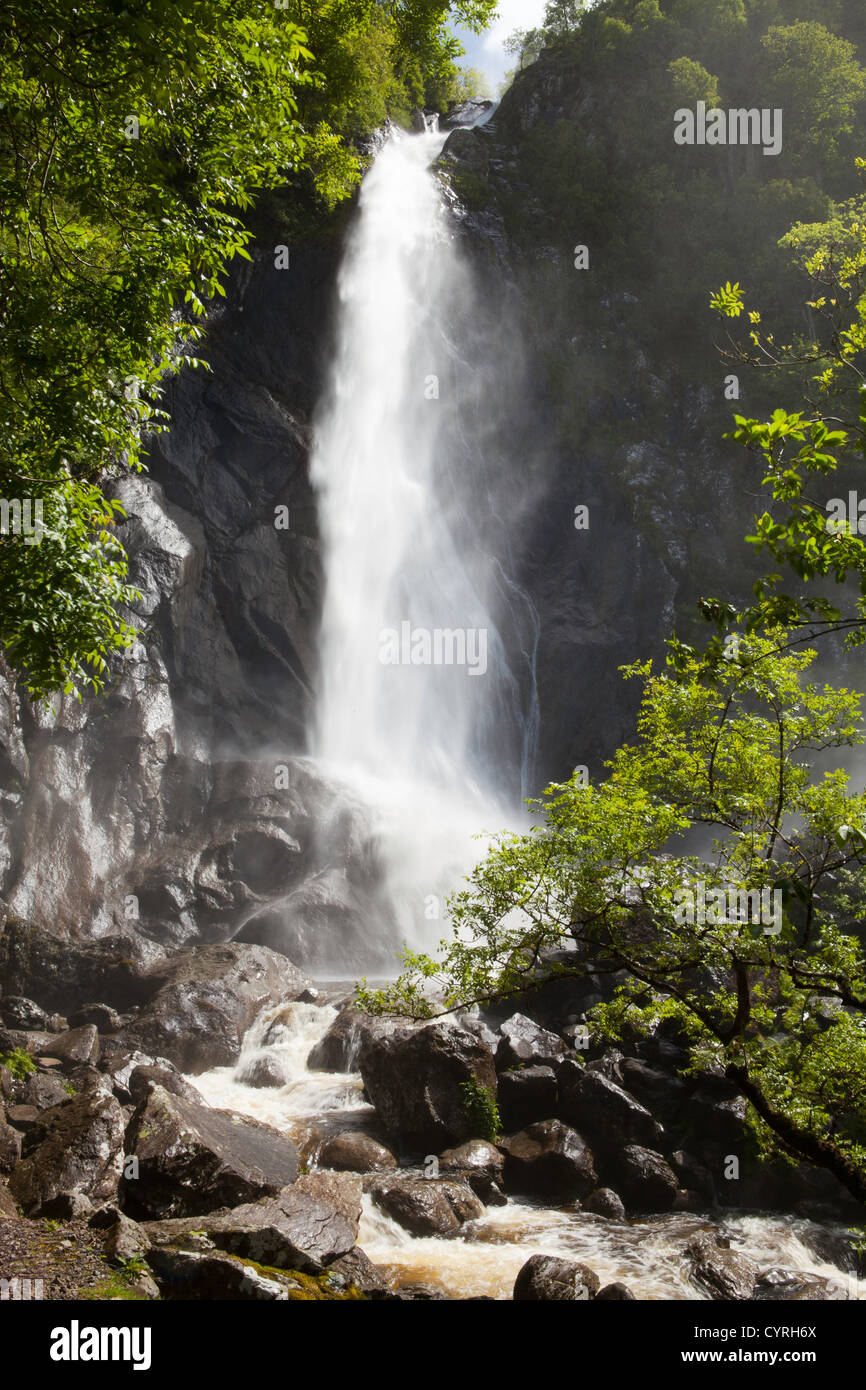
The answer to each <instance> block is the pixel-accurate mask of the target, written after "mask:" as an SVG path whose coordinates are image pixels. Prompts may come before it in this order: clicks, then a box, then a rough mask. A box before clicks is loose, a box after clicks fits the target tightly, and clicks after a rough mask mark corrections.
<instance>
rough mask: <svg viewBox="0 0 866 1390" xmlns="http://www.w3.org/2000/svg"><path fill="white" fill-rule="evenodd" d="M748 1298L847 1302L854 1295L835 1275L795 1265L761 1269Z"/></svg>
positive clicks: (800, 1301) (773, 1301) (764, 1301)
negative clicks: (833, 1276) (825, 1274)
mask: <svg viewBox="0 0 866 1390" xmlns="http://www.w3.org/2000/svg"><path fill="white" fill-rule="evenodd" d="M752 1298H754V1299H756V1300H758V1301H759V1302H761V1303H775V1302H777V1301H784V1302H785V1303H827V1302H831V1303H847V1302H849V1301H851V1300H852V1299H854V1298H856V1295H855V1294H853V1293H850V1292H849V1290H848V1289H847V1288H846V1286H845V1285H844V1284H843V1283H841V1282H840V1281H838V1280H836V1279H825V1278H824V1277H823V1276H822V1275H820V1274H807V1273H805V1272H804V1271H803V1270H799V1269H768V1270H763V1271H762V1272H761V1273H760V1274H759V1275H758V1278H757V1281H756V1283H755V1291H754V1293H753V1294H752Z"/></svg>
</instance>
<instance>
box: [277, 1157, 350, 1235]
mask: <svg viewBox="0 0 866 1390" xmlns="http://www.w3.org/2000/svg"><path fill="white" fill-rule="evenodd" d="M292 1191H293V1192H305V1193H306V1194H307V1196H309V1197H315V1199H316V1200H317V1201H318V1202H321V1203H322V1204H323V1205H324V1206H327V1207H330V1208H332V1209H333V1210H334V1211H335V1212H338V1213H339V1215H340V1216H342V1217H344V1218H345V1220H346V1221H347V1222H348V1224H349V1226H350V1227H351V1229H352V1231H353V1233H354V1238H355V1239H356V1240H357V1238H358V1227H359V1225H360V1222H361V1194H362V1187H361V1179H360V1178H359V1177H356V1176H355V1174H354V1173H327V1172H325V1173H323V1172H315V1173H302V1174H301V1176H300V1177H299V1178H298V1179H297V1180H296V1182H295V1184H294V1187H293V1188H292Z"/></svg>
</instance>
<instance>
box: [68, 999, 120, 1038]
mask: <svg viewBox="0 0 866 1390" xmlns="http://www.w3.org/2000/svg"><path fill="white" fill-rule="evenodd" d="M88 1023H92V1024H93V1026H94V1028H98V1030H99V1032H100V1033H117V1032H118V1031H119V1030H120V1029H121V1028H122V1027H123V1023H124V1019H123V1018H122V1017H121V1015H120V1014H119V1013H118V1012H117V1010H116V1009H112V1008H111V1006H110V1005H109V1004H85V1005H84V1007H83V1008H81V1009H74V1010H73V1012H72V1013H71V1014H70V1015H69V1026H70V1028H83V1027H85V1025H86V1024H88Z"/></svg>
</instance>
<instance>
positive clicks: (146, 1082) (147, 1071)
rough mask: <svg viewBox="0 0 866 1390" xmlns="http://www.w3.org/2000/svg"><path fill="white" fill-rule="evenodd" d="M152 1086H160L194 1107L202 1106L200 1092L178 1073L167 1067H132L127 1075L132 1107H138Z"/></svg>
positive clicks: (202, 1099) (202, 1098)
mask: <svg viewBox="0 0 866 1390" xmlns="http://www.w3.org/2000/svg"><path fill="white" fill-rule="evenodd" d="M154 1086H161V1087H162V1088H163V1090H164V1091H168V1092H169V1094H170V1095H172V1096H182V1097H183V1099H184V1100H191V1101H193V1102H194V1103H195V1104H196V1105H204V1104H205V1100H204V1097H203V1096H202V1094H201V1092H200V1091H197V1090H196V1088H195V1086H193V1085H192V1084H191V1083H190V1082H189V1081H187V1079H186V1077H185V1076H182V1075H181V1073H180V1072H179V1071H175V1070H174V1069H173V1068H172V1069H169V1067H168V1066H162V1067H147V1066H139V1067H133V1068H132V1071H131V1072H130V1074H129V1097H130V1101H131V1103H132V1104H134V1105H139V1104H140V1103H141V1102H142V1101H143V1100H145V1099H146V1097H147V1096H149V1095H150V1092H151V1091H152V1089H153V1087H154Z"/></svg>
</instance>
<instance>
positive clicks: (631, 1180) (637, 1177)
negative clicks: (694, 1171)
mask: <svg viewBox="0 0 866 1390" xmlns="http://www.w3.org/2000/svg"><path fill="white" fill-rule="evenodd" d="M616 1167H617V1170H618V1179H617V1188H618V1190H619V1193H620V1196H621V1197H622V1199H623V1201H624V1202H625V1205H626V1208H627V1209H629V1210H631V1211H670V1210H671V1208H672V1207H673V1205H674V1202H675V1201H676V1195H677V1191H678V1189H679V1182H678V1181H677V1175H676V1173H675V1172H674V1171H673V1169H672V1168H671V1166H670V1164H669V1163H668V1162H667V1160H666V1159H665V1158H663V1157H662V1155H661V1154H660V1153H656V1152H655V1151H654V1150H652V1149H645V1148H643V1147H642V1145H640V1144H626V1146H625V1148H624V1149H623V1150H622V1154H621V1155H620V1156H619V1159H618V1161H617V1164H616Z"/></svg>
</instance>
